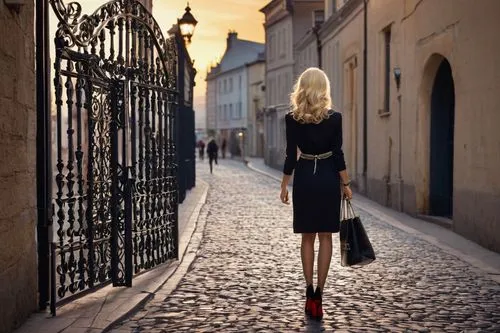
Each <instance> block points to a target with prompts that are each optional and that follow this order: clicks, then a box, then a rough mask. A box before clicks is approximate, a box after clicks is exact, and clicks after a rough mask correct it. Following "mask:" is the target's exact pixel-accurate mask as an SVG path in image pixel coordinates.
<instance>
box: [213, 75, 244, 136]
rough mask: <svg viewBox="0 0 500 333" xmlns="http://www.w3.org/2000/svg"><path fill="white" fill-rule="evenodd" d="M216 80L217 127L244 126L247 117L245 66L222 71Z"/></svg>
mask: <svg viewBox="0 0 500 333" xmlns="http://www.w3.org/2000/svg"><path fill="white" fill-rule="evenodd" d="M216 82H217V129H219V130H220V129H234V128H246V127H247V118H248V108H247V105H248V103H247V71H246V67H241V68H239V69H236V70H233V71H231V72H228V73H223V74H221V75H220V76H218V77H217V80H216ZM231 82H232V83H231ZM231 111H232V112H231Z"/></svg>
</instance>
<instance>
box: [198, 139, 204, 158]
mask: <svg viewBox="0 0 500 333" xmlns="http://www.w3.org/2000/svg"><path fill="white" fill-rule="evenodd" d="M198 154H199V157H200V160H202V161H203V160H204V159H205V142H203V140H200V141H198Z"/></svg>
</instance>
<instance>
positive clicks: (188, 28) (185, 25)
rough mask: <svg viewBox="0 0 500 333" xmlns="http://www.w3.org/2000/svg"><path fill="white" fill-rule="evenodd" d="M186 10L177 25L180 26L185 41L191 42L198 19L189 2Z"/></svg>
mask: <svg viewBox="0 0 500 333" xmlns="http://www.w3.org/2000/svg"><path fill="white" fill-rule="evenodd" d="M185 10H186V12H185V13H184V15H182V17H181V18H180V19H177V26H178V27H179V33H180V35H181V36H182V38H183V39H184V41H185V42H186V43H187V44H189V43H191V37H193V34H194V29H195V28H196V25H197V24H198V21H197V20H196V19H195V18H194V16H193V14H191V7H189V2H188V3H187V6H186V9H185Z"/></svg>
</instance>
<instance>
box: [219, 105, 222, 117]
mask: <svg viewBox="0 0 500 333" xmlns="http://www.w3.org/2000/svg"><path fill="white" fill-rule="evenodd" d="M219 120H222V105H219Z"/></svg>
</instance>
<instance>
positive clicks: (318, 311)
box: [311, 287, 323, 320]
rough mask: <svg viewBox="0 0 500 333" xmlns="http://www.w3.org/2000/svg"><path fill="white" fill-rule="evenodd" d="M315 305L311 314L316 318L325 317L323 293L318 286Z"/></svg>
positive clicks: (314, 299)
mask: <svg viewBox="0 0 500 333" xmlns="http://www.w3.org/2000/svg"><path fill="white" fill-rule="evenodd" d="M313 302H314V306H313V307H312V313H311V316H312V317H313V318H314V319H316V320H321V319H323V298H322V295H321V289H320V288H319V287H316V292H315V293H314V297H313Z"/></svg>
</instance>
